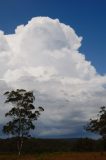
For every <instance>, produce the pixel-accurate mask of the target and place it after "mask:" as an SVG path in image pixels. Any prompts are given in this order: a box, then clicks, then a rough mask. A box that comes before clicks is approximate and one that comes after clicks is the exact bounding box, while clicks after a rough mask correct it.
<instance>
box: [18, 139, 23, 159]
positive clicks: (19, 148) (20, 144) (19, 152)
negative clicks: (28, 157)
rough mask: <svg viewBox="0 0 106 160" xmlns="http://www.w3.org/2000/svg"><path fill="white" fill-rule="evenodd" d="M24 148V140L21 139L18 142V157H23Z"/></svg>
mask: <svg viewBox="0 0 106 160" xmlns="http://www.w3.org/2000/svg"><path fill="white" fill-rule="evenodd" d="M22 147H23V138H22V137H19V139H18V141H17V149H18V155H19V156H20V155H21V152H22Z"/></svg>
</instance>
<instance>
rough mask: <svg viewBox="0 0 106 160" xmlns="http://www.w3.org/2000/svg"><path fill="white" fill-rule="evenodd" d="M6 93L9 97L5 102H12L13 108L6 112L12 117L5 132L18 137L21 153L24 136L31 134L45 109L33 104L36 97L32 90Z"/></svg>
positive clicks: (5, 127)
mask: <svg viewBox="0 0 106 160" xmlns="http://www.w3.org/2000/svg"><path fill="white" fill-rule="evenodd" d="M4 95H5V96H6V97H7V98H6V101H5V103H11V104H12V109H11V110H10V111H9V112H8V113H6V114H5V116H6V117H7V116H9V117H10V121H9V122H8V123H7V124H6V125H5V126H4V127H3V132H4V133H6V134H11V135H13V136H15V137H17V139H18V140H17V149H18V154H19V155H20V154H21V150H22V146H23V140H24V137H30V136H31V135H30V131H31V130H34V128H35V125H34V123H33V121H35V120H37V118H38V117H39V116H40V112H42V111H44V109H43V108H42V107H38V109H37V110H35V106H34V105H33V102H34V100H35V97H34V95H33V92H32V91H26V90H24V89H17V90H16V91H14V90H13V91H10V92H9V91H7V92H5V93H4Z"/></svg>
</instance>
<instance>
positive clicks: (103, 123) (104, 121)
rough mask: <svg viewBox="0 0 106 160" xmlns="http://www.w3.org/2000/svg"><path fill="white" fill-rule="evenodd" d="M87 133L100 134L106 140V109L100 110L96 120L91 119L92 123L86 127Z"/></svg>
mask: <svg viewBox="0 0 106 160" xmlns="http://www.w3.org/2000/svg"><path fill="white" fill-rule="evenodd" d="M85 129H86V130H87V131H91V132H94V133H98V134H100V135H101V136H102V137H103V139H106V107H105V106H103V107H101V108H100V111H99V114H98V115H97V118H96V119H90V122H89V123H88V125H87V126H86V127H85Z"/></svg>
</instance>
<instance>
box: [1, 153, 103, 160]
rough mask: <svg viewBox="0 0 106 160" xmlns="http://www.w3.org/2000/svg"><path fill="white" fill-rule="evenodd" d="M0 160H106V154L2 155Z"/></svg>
mask: <svg viewBox="0 0 106 160" xmlns="http://www.w3.org/2000/svg"><path fill="white" fill-rule="evenodd" d="M0 160H106V152H105V153H102V152H101V153H100V152H98V153H97V152H88V153H81V152H80V153H78V152H68V153H65V152H60V153H43V154H32V155H22V156H20V157H18V156H17V155H15V154H13V155H12V154H0Z"/></svg>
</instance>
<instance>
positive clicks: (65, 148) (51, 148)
mask: <svg viewBox="0 0 106 160" xmlns="http://www.w3.org/2000/svg"><path fill="white" fill-rule="evenodd" d="M16 142H17V138H11V139H0V152H17V143H16ZM105 145H106V143H104V141H102V140H101V139H99V140H93V139H88V138H78V139H35V138H30V139H25V141H24V145H23V151H22V152H23V153H42V152H70V151H79V152H85V151H90V152H93V151H103V150H105V151H106V146H105Z"/></svg>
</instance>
